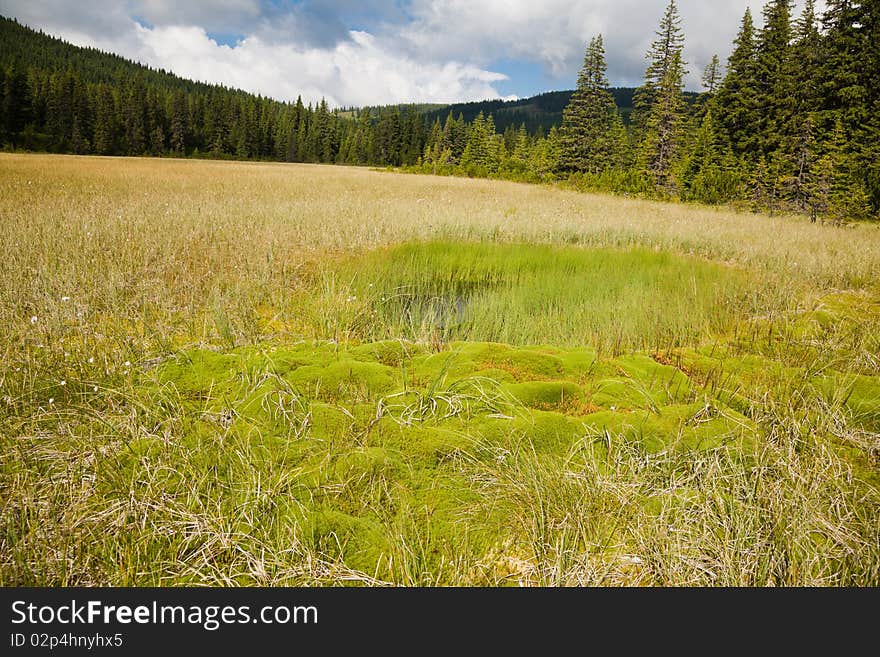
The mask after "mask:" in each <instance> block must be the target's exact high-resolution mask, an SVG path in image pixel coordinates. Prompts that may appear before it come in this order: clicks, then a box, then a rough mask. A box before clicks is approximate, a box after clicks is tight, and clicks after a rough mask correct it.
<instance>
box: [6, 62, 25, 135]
mask: <svg viewBox="0 0 880 657" xmlns="http://www.w3.org/2000/svg"><path fill="white" fill-rule="evenodd" d="M0 90H2V99H0V100H2V113H3V126H2V131H3V132H4V133H5V135H6V139H7V141H9V143H11V144H12V145H13V146H15V145H16V141H17V140H18V134H19V133H20V132H21V131H22V130H24V128H25V126H26V125H27V123H28V121H29V120H30V118H31V97H30V90H29V89H28V84H27V76H26V75H25V72H24V71H23V70H22V69H21V68H19V67H15V66H13V67H11V68H10V69H9V71H7V73H6V75H5V76H4V80H3V86H2V88H0Z"/></svg>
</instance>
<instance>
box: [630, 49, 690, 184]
mask: <svg viewBox="0 0 880 657" xmlns="http://www.w3.org/2000/svg"><path fill="white" fill-rule="evenodd" d="M683 76H684V69H683V67H682V64H681V58H680V57H679V56H678V55H675V56H674V57H673V58H672V61H671V62H670V64H669V69H668V70H667V71H666V75H665V76H664V78H663V80H662V81H661V83H660V86H659V87H658V88H657V91H656V96H655V99H654V103H653V105H652V106H651V113H650V114H649V115H648V119H647V122H646V124H645V136H644V139H643V140H642V145H641V162H640V164H641V170H642V172H643V173H644V174H645V175H646V176H647V178H648V180H649V181H650V182H651V184H652V185H653V186H654V187H655V188H656V189H657V190H658V191H660V192H661V193H664V194H672V193H674V192H675V191H676V189H677V182H676V180H675V177H674V175H673V167H674V165H675V162H676V158H677V156H678V151H679V145H680V140H681V128H682V123H683V121H684V100H683V98H682V89H683V86H684V85H683Z"/></svg>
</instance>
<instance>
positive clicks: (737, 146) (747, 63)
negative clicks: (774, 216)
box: [715, 9, 759, 155]
mask: <svg viewBox="0 0 880 657" xmlns="http://www.w3.org/2000/svg"><path fill="white" fill-rule="evenodd" d="M715 112H716V118H717V121H718V125H719V127H720V129H721V131H722V133H723V134H724V135H725V136H726V138H727V140H728V141H729V142H730V145H731V148H732V149H733V152H734V153H735V154H737V155H744V154H752V153H753V152H754V149H755V147H756V145H757V140H758V122H759V110H758V98H757V68H756V46H755V28H754V23H753V21H752V13H751V11H750V10H748V9H746V13H745V15H744V16H743V19H742V24H741V26H740V30H739V34H738V35H737V37H736V40H735V41H734V49H733V52H732V53H731V55H730V59H728V62H727V75H725V77H724V82H722V84H721V87H720V88H719V90H718V93H717V95H716V99H715Z"/></svg>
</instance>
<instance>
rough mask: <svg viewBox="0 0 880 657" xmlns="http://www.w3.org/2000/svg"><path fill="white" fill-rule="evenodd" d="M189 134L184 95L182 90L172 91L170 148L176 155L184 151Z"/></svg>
mask: <svg viewBox="0 0 880 657" xmlns="http://www.w3.org/2000/svg"><path fill="white" fill-rule="evenodd" d="M188 134H189V110H188V108H187V103H186V96H185V95H184V94H183V91H180V90H178V91H176V92H175V93H174V100H173V101H172V106H171V150H173V151H174V152H175V153H177V154H178V155H182V154H183V153H185V152H186V142H187V137H188Z"/></svg>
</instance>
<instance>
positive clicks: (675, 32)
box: [631, 0, 687, 133]
mask: <svg viewBox="0 0 880 657" xmlns="http://www.w3.org/2000/svg"><path fill="white" fill-rule="evenodd" d="M656 37H657V38H656V39H655V40H654V42H653V43H652V44H651V48H650V49H649V50H648V52H647V53H646V55H645V58H646V59H647V60H648V61H649V64H648V68H647V69H646V70H645V83H644V85H643V86H642V87H640V88H638V89H637V90H636V92H635V94H634V96H633V114H632V117H631V120H632V122H633V124H634V125H635V127H636V132H637V133H641V132H642V131H643V130H644V128H645V124H646V123H647V121H648V117H649V116H650V114H651V110H652V108H653V106H654V102H655V100H656V98H657V95H658V94H659V90H660V87H661V86H662V85H663V80H664V78H665V77H666V75H667V73H668V72H669V70H670V68H671V67H672V65H673V60H676V59H677V61H678V64H677V65H678V66H679V67H680V68H681V69H682V75H685V74H686V73H687V72H686V71H685V70H684V68H685V62H684V60H683V58H682V53H683V51H684V33H683V32H682V29H681V16H680V15H679V13H678V6H677V5H676V4H675V0H669V4H668V5H667V6H666V10H665V11H664V13H663V18H662V19H661V20H660V28H659V29H658V30H657V32H656Z"/></svg>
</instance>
